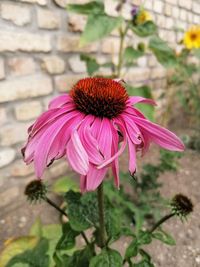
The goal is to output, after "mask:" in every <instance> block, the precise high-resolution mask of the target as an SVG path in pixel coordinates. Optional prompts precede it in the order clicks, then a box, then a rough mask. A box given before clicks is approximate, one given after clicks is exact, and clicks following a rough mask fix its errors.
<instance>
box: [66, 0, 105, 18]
mask: <svg viewBox="0 0 200 267" xmlns="http://www.w3.org/2000/svg"><path fill="white" fill-rule="evenodd" d="M67 10H68V11H71V12H75V13H79V14H84V15H90V14H94V15H95V14H103V13H104V5H103V3H102V2H100V1H92V2H89V3H86V4H83V5H79V4H69V5H67Z"/></svg>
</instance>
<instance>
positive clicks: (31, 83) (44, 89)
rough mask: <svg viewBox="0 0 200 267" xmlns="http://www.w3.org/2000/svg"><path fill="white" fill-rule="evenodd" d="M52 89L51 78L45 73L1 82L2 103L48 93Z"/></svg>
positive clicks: (0, 99)
mask: <svg viewBox="0 0 200 267" xmlns="http://www.w3.org/2000/svg"><path fill="white" fill-rule="evenodd" d="M52 90H53V88H52V83H51V79H50V78H49V77H46V76H43V75H33V76H29V77H23V78H17V79H12V80H7V81H3V82H1V84H0V103H3V102H7V101H13V100H17V99H26V98H28V97H36V96H41V95H47V94H49V93H50V92H52Z"/></svg>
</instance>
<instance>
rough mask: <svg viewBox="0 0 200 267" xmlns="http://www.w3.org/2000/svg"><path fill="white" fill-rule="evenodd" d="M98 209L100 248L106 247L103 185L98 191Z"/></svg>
mask: <svg viewBox="0 0 200 267" xmlns="http://www.w3.org/2000/svg"><path fill="white" fill-rule="evenodd" d="M97 198H98V208H99V242H100V247H101V248H104V247H105V246H106V229H105V220H104V219H105V218H104V195H103V183H101V184H100V186H99V187H98V189H97Z"/></svg>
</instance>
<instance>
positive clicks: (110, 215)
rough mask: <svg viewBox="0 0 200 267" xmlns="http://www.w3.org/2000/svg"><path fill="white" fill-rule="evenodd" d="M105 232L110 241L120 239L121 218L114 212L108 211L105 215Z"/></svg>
mask: <svg viewBox="0 0 200 267" xmlns="http://www.w3.org/2000/svg"><path fill="white" fill-rule="evenodd" d="M105 217H106V232H107V235H108V239H109V240H110V241H114V240H117V239H118V238H119V237H120V230H121V218H120V214H119V213H118V212H117V211H116V210H113V209H112V210H111V209H110V210H108V211H107V213H106V216H105Z"/></svg>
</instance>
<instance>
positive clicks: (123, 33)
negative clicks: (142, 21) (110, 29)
mask: <svg viewBox="0 0 200 267" xmlns="http://www.w3.org/2000/svg"><path fill="white" fill-rule="evenodd" d="M128 28H129V25H128V23H127V25H126V28H125V29H124V31H123V30H122V28H120V29H119V34H120V46H119V53H118V65H117V77H118V78H120V76H121V69H122V65H123V52H124V40H125V37H126V33H127V31H128Z"/></svg>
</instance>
